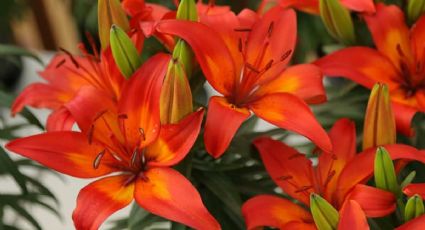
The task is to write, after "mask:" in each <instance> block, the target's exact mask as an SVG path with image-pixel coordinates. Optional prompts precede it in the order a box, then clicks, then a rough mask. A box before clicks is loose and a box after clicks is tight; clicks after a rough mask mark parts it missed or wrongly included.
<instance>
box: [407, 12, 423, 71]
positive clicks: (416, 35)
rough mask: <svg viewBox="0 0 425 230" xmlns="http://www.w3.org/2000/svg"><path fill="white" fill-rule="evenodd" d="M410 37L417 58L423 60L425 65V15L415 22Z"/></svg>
mask: <svg viewBox="0 0 425 230" xmlns="http://www.w3.org/2000/svg"><path fill="white" fill-rule="evenodd" d="M410 38H411V46H412V51H413V53H414V55H415V60H416V61H422V65H424V63H423V62H424V60H425V59H424V58H425V44H424V42H423V41H425V16H422V17H420V18H419V20H418V21H417V22H416V23H415V26H413V27H412V30H411V33H410ZM422 68H424V67H423V66H422Z"/></svg>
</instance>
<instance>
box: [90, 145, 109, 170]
mask: <svg viewBox="0 0 425 230" xmlns="http://www.w3.org/2000/svg"><path fill="white" fill-rule="evenodd" d="M105 152H106V150H105V149H104V150H102V152H100V153H99V154H97V156H96V158H95V159H94V161H93V168H94V169H98V168H99V165H100V161H101V160H102V157H103V156H104V155H105Z"/></svg>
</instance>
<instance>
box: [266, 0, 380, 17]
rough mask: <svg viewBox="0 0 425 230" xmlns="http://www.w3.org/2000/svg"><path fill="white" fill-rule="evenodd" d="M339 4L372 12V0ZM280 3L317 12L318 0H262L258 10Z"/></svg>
mask: <svg viewBox="0 0 425 230" xmlns="http://www.w3.org/2000/svg"><path fill="white" fill-rule="evenodd" d="M340 1H341V4H342V5H343V6H345V7H346V8H347V9H349V10H353V11H356V12H365V13H374V12H375V5H374V3H373V0H340ZM278 4H279V5H280V6H281V7H285V8H286V7H293V8H295V9H297V10H301V11H304V12H306V13H310V14H319V12H320V10H319V0H263V1H262V2H261V4H260V6H259V8H258V12H260V13H264V12H265V11H266V10H267V8H268V7H269V6H272V5H278Z"/></svg>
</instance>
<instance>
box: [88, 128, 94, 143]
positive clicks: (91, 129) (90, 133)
mask: <svg viewBox="0 0 425 230" xmlns="http://www.w3.org/2000/svg"><path fill="white" fill-rule="evenodd" d="M93 133H94V125H91V126H90V129H89V131H88V132H87V139H88V141H89V144H90V145H91V143H92V142H93Z"/></svg>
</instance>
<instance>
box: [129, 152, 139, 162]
mask: <svg viewBox="0 0 425 230" xmlns="http://www.w3.org/2000/svg"><path fill="white" fill-rule="evenodd" d="M138 155H139V149H138V148H134V151H133V154H132V155H131V162H130V163H131V166H135V165H136V161H137V158H138Z"/></svg>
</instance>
